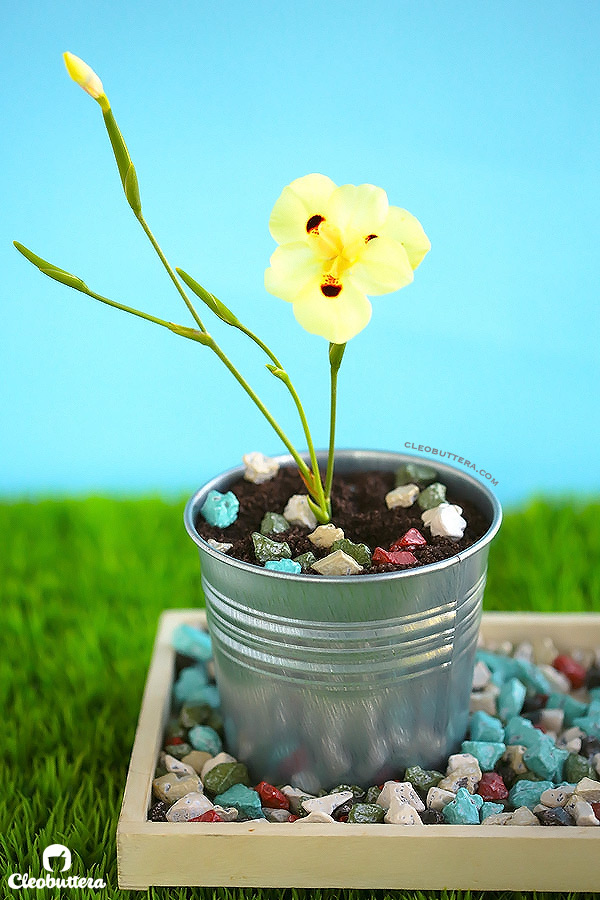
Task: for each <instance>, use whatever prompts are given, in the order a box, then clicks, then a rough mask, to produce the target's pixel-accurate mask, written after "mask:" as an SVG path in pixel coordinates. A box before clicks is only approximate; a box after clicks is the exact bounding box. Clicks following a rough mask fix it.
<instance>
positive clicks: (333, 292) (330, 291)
mask: <svg viewBox="0 0 600 900" xmlns="http://www.w3.org/2000/svg"><path fill="white" fill-rule="evenodd" d="M341 290H342V286H341V284H322V285H321V293H322V294H324V296H325V297H337V296H338V294H339V293H340V291H341Z"/></svg>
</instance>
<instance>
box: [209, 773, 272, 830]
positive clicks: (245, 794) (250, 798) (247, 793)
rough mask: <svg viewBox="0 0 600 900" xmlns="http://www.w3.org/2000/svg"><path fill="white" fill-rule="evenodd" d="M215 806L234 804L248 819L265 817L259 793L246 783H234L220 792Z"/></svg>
mask: <svg viewBox="0 0 600 900" xmlns="http://www.w3.org/2000/svg"><path fill="white" fill-rule="evenodd" d="M209 774H210V773H209ZM215 806H223V807H225V808H227V807H228V806H233V807H235V809H237V810H238V812H239V813H240V815H241V816H244V817H245V818H247V819H264V818H265V814H264V813H263V811H262V808H261V805H260V797H259V795H258V794H257V792H256V791H254V790H252V788H249V787H246V785H244V784H234V785H233V786H232V787H230V788H228V789H227V790H226V791H224V792H223V793H222V794H218V795H217V796H216V797H215Z"/></svg>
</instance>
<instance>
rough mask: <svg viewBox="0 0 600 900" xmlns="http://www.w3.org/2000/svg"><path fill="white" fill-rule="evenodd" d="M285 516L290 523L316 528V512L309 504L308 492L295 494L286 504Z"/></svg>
mask: <svg viewBox="0 0 600 900" xmlns="http://www.w3.org/2000/svg"><path fill="white" fill-rule="evenodd" d="M283 515H284V518H286V519H287V520H288V522H289V523H290V525H303V526H304V527H305V528H316V526H317V520H316V518H315V514H314V512H313V511H312V509H311V508H310V506H309V505H308V496H307V495H306V494H294V495H293V496H292V497H290V499H289V500H288V502H287V503H286V505H285V509H284V510H283Z"/></svg>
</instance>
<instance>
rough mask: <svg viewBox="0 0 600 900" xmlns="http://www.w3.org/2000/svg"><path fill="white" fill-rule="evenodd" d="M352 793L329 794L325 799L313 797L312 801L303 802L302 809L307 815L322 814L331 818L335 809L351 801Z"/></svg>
mask: <svg viewBox="0 0 600 900" xmlns="http://www.w3.org/2000/svg"><path fill="white" fill-rule="evenodd" d="M353 796H354V795H353V793H352V791H338V792H337V793H335V794H327V796H325V797H313V798H311V799H310V800H303V801H302V809H304V810H305V811H306V812H307V813H313V812H322V813H325V814H326V815H327V816H331V814H332V812H333V811H334V809H337V807H338V806H341V805H342V803H346V801H347V800H351V799H352V797H353Z"/></svg>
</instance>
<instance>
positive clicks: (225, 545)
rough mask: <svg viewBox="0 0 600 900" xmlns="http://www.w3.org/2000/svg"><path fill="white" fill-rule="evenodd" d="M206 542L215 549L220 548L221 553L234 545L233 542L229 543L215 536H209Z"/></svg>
mask: <svg viewBox="0 0 600 900" xmlns="http://www.w3.org/2000/svg"><path fill="white" fill-rule="evenodd" d="M206 543H207V544H209V545H210V546H211V547H212V548H213V550H219V552H220V553H227V552H228V551H229V550H231V548H232V547H233V544H228V543H226V542H225V541H215V539H214V538H209V539H208V540H207V542H206Z"/></svg>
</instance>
